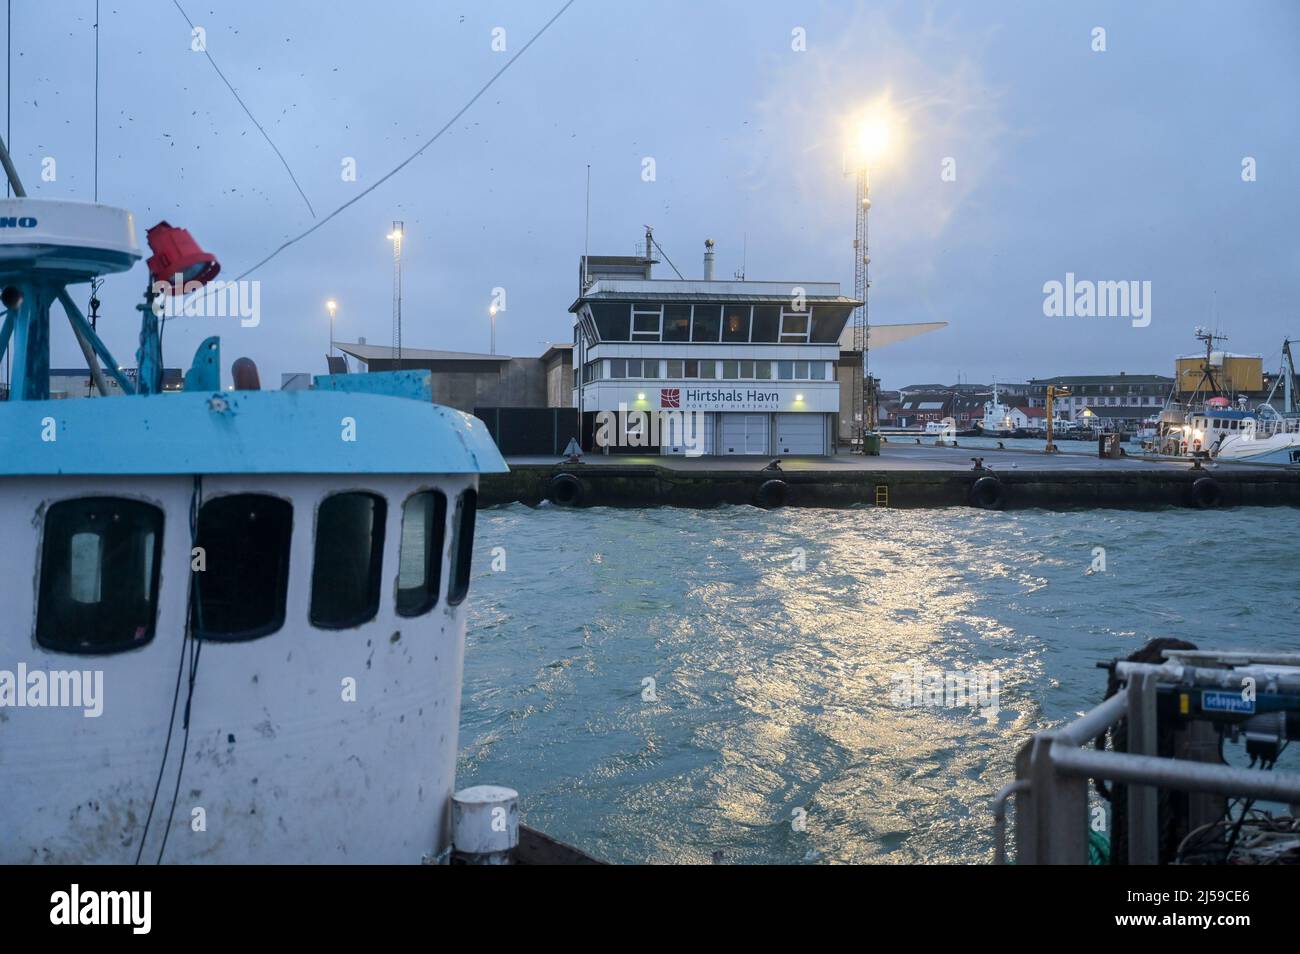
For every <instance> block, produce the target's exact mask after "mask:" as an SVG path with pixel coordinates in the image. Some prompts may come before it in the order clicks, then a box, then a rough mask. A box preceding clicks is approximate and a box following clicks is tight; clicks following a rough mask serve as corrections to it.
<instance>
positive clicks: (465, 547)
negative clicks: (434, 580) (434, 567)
mask: <svg viewBox="0 0 1300 954" xmlns="http://www.w3.org/2000/svg"><path fill="white" fill-rule="evenodd" d="M477 509H478V493H476V492H475V491H473V490H466V491H463V492H462V493H461V495H460V496H459V497H457V498H456V516H455V517H454V519H453V520H452V524H451V581H450V582H449V583H448V584H447V604H448V605H449V606H459V605H460V604H461V603H462V602H463V601H464V599H465V595H466V594H467V593H468V592H469V571H470V564H471V563H472V561H473V557H474V514H475V511H476V510H477Z"/></svg>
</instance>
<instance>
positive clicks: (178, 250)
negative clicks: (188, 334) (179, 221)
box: [145, 222, 221, 295]
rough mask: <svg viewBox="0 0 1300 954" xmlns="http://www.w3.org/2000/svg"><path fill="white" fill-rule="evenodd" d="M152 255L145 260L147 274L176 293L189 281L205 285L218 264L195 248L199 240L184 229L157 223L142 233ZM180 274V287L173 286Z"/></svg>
mask: <svg viewBox="0 0 1300 954" xmlns="http://www.w3.org/2000/svg"><path fill="white" fill-rule="evenodd" d="M145 238H146V240H147V241H148V242H149V248H150V250H152V251H153V253H154V254H153V257H152V258H150V259H149V261H148V265H149V276H150V277H151V278H152V279H153V280H154V282H162V283H163V284H165V285H166V286H167V293H168V294H170V295H179V294H181V292H182V291H184V286H185V285H189V284H190V283H191V282H198V283H199V284H200V285H206V284H207V283H208V282H210V281H212V279H214V278H216V277H217V273H218V272H220V271H221V263H220V262H218V261H217V259H216V257H215V256H213V255H211V254H209V253H208V252H205V251H203V249H201V248H199V243H198V242H196V241H194V237H193V236H192V235H190V233H189V232H187V231H186V230H185V229H178V228H176V227H175V226H173V225H169V224H167V223H166V222H159V223H158V224H157V225H155V226H154V227H153V228H151V229H149V230H148V231H147V232H145ZM177 276H179V277H180V287H178V286H177Z"/></svg>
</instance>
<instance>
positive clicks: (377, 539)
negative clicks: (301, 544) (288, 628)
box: [307, 493, 388, 629]
mask: <svg viewBox="0 0 1300 954" xmlns="http://www.w3.org/2000/svg"><path fill="white" fill-rule="evenodd" d="M387 513H388V506H387V504H386V503H385V502H384V498H383V497H380V496H378V495H376V494H368V493H343V494H331V495H330V496H329V497H326V498H325V499H324V500H323V501H322V502H321V505H320V508H319V509H318V510H317V511H316V556H315V560H314V561H313V564H312V573H311V610H310V611H309V613H308V617H307V618H308V619H310V620H311V624H312V625H313V626H318V627H320V628H321V629H347V628H349V627H352V626H360V625H361V624H362V623H365V622H368V621H369V620H372V619H374V618H375V615H376V614H377V613H378V612H379V590H380V579H381V573H382V567H383V558H384V519H385V517H386V516H387Z"/></svg>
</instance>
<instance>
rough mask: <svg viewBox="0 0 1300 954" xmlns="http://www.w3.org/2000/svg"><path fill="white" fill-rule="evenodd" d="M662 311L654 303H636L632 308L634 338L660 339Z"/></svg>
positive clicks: (643, 339)
mask: <svg viewBox="0 0 1300 954" xmlns="http://www.w3.org/2000/svg"><path fill="white" fill-rule="evenodd" d="M661 319H662V314H661V311H660V309H659V308H658V307H656V306H654V305H634V306H633V308H632V340H633V341H658V340H659V323H660V321H661Z"/></svg>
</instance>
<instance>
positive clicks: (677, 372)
mask: <svg viewBox="0 0 1300 954" xmlns="http://www.w3.org/2000/svg"><path fill="white" fill-rule="evenodd" d="M667 364H668V373H667V374H666V375H665V377H669V378H680V377H681V376H682V365H683V364H684V362H683V361H682V359H681V358H669V359H668V362H667Z"/></svg>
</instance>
